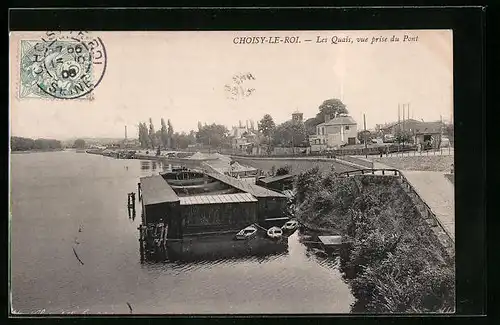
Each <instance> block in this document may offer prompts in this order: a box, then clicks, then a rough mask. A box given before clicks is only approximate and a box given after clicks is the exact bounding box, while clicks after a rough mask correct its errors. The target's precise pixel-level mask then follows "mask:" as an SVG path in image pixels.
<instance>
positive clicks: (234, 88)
mask: <svg viewBox="0 0 500 325" xmlns="http://www.w3.org/2000/svg"><path fill="white" fill-rule="evenodd" d="M252 80H255V77H254V76H253V74H251V73H250V72H247V73H238V74H235V75H234V76H233V78H232V83H231V84H226V85H225V86H224V91H225V92H226V94H227V98H229V99H232V100H238V99H244V98H246V97H249V96H251V95H252V94H253V93H254V92H255V88H253V87H250V86H249V82H250V81H252ZM250 85H251V84H250Z"/></svg>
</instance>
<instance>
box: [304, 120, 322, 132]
mask: <svg viewBox="0 0 500 325" xmlns="http://www.w3.org/2000/svg"><path fill="white" fill-rule="evenodd" d="M319 123H321V122H317V119H316V117H311V118H308V119H307V120H305V122H304V126H305V127H306V131H307V134H308V135H313V134H316V126H317V125H318V124H319Z"/></svg>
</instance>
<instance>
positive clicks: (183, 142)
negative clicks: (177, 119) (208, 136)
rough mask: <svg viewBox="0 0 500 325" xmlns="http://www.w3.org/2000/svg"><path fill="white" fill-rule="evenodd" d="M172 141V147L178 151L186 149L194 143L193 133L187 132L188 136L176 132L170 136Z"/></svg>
mask: <svg viewBox="0 0 500 325" xmlns="http://www.w3.org/2000/svg"><path fill="white" fill-rule="evenodd" d="M172 139H173V141H172V142H173V143H174V147H175V148H180V149H186V148H187V147H188V146H189V145H190V144H194V143H195V142H196V136H195V133H194V131H191V132H189V134H186V133H185V132H182V133H178V132H176V133H174V134H173V135H172Z"/></svg>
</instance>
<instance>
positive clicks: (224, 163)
mask: <svg viewBox="0 0 500 325" xmlns="http://www.w3.org/2000/svg"><path fill="white" fill-rule="evenodd" d="M205 164H207V165H209V166H210V167H212V168H213V169H215V170H217V171H219V172H221V173H225V172H231V171H232V172H255V171H257V169H256V168H253V167H249V166H244V165H240V164H239V163H238V162H234V163H233V164H232V165H231V163H230V160H224V159H217V160H212V161H210V162H206V163H205Z"/></svg>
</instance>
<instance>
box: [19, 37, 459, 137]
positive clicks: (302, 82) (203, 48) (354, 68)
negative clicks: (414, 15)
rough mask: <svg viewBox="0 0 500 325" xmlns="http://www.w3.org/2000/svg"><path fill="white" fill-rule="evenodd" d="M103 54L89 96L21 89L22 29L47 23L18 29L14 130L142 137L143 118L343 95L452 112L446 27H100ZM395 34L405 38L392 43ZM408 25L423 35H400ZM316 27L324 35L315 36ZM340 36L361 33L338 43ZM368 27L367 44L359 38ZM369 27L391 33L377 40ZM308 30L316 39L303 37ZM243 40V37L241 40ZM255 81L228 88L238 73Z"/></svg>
mask: <svg viewBox="0 0 500 325" xmlns="http://www.w3.org/2000/svg"><path fill="white" fill-rule="evenodd" d="M92 34H93V35H95V36H98V37H100V38H101V40H102V42H103V43H104V45H105V48H106V53H107V65H106V71H105V73H104V76H103V78H102V81H101V83H100V84H99V85H98V86H97V87H96V88H95V89H94V92H93V97H94V98H93V100H86V99H77V100H58V99H44V98H20V97H19V87H20V85H19V74H20V72H19V69H20V63H19V61H20V60H19V57H20V55H19V53H20V49H19V43H20V40H32V39H34V40H38V39H40V38H41V37H43V33H39V32H37V33H35V32H29V33H28V32H22V33H20V32H12V33H11V34H10V94H11V97H10V99H11V101H10V118H11V124H10V127H11V134H12V135H14V136H25V137H32V138H37V137H45V138H55V139H60V140H64V139H69V138H75V137H118V138H119V137H124V128H125V126H127V129H128V136H129V138H131V137H136V136H137V124H138V123H139V122H146V121H148V120H149V118H152V120H153V124H154V125H155V128H156V129H158V128H159V127H160V119H161V118H162V117H163V118H165V120H167V119H170V120H171V122H172V125H173V127H174V130H175V131H179V132H181V131H185V132H189V131H190V130H191V129H194V130H196V129H197V124H198V121H201V122H202V123H207V124H211V123H218V124H224V125H226V126H227V127H228V128H231V127H232V126H236V125H238V123H239V121H240V120H241V121H242V122H243V123H245V121H246V120H247V119H252V120H254V121H256V122H257V121H258V120H260V119H261V118H262V117H263V115H264V114H270V115H271V116H272V117H273V118H274V120H275V122H276V123H277V124H278V123H282V122H284V121H286V120H288V119H290V118H291V114H292V113H293V112H295V111H300V112H302V113H303V114H304V119H307V118H310V117H314V116H315V115H316V113H317V112H318V111H319V110H318V107H319V105H321V103H322V102H323V101H324V100H326V99H329V98H339V99H341V100H342V101H343V102H344V104H345V105H346V106H347V109H348V111H349V113H350V115H351V116H352V117H353V118H354V119H355V120H356V121H357V122H358V125H360V126H362V125H363V114H365V116H366V125H367V128H373V127H374V126H375V124H378V123H385V122H392V121H396V120H397V119H398V104H402V103H409V106H410V117H413V118H415V119H419V120H420V119H423V120H425V121H433V120H439V119H440V118H441V116H442V117H443V118H444V119H446V120H450V119H451V118H452V111H453V57H452V31H450V30H425V31H424V30H412V31H404V30H395V31H305V32H300V31H243V32H240V31H238V32H235V31H226V32H206V31H199V32H198V31H193V32H98V31H93V32H92ZM393 35H395V36H397V37H399V39H400V41H399V42H389V40H390V38H391V37H392V36H393ZM404 35H408V36H411V37H415V36H418V39H417V40H415V41H412V42H403V38H404ZM253 36H256V37H276V36H279V37H281V39H284V38H285V37H286V36H288V37H292V36H298V37H299V39H300V40H301V43H295V44H290V43H288V44H286V43H277V44H269V43H266V44H234V42H235V38H236V37H253ZM318 36H319V37H320V38H326V40H327V42H326V43H317V42H316V41H317V38H318ZM334 36H336V37H338V39H343V38H344V37H346V36H348V37H350V39H351V40H352V41H353V42H352V43H351V42H347V43H346V42H338V43H337V44H332V43H331V42H332V38H333V37H334ZM360 37H367V38H368V42H367V43H358V42H357V38H360ZM373 37H387V40H388V41H387V42H377V43H374V44H371V41H372V38H373ZM306 39H310V40H311V42H306V41H305V40H306ZM238 40H239V39H236V42H238ZM248 73H250V74H251V75H252V76H253V77H254V78H255V80H246V81H244V82H243V87H244V88H245V89H254V90H253V91H252V92H251V94H250V95H249V96H240V97H238V98H236V99H231V98H230V97H229V95H228V93H227V91H226V90H225V86H226V85H231V84H233V76H235V75H239V74H248Z"/></svg>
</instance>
